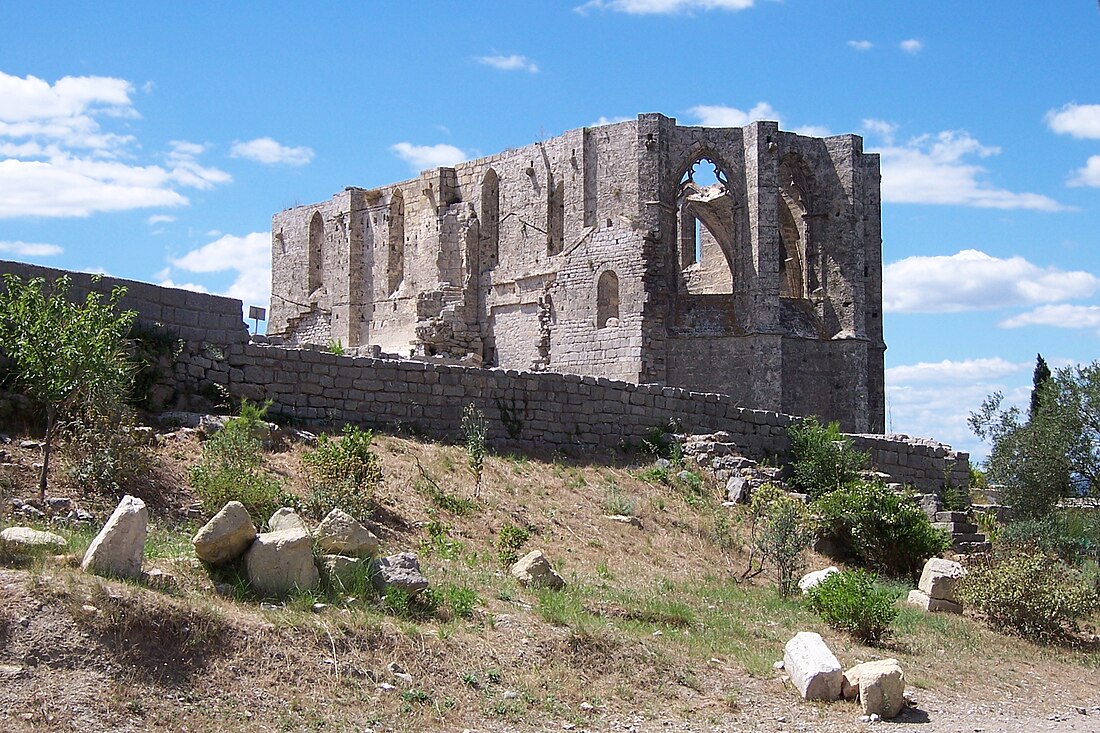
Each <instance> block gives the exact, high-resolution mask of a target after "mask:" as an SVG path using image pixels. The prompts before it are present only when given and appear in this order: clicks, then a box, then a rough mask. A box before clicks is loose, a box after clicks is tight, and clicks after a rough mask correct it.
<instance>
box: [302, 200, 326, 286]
mask: <svg viewBox="0 0 1100 733" xmlns="http://www.w3.org/2000/svg"><path fill="white" fill-rule="evenodd" d="M306 252H307V255H306V256H307V258H308V263H307V265H306V267H307V273H308V274H307V276H306V289H307V291H308V292H309V293H310V294H313V292H314V291H316V290H317V289H318V288H320V287H321V286H322V285H324V264H323V263H324V256H325V222H324V219H322V218H321V212H320V211H314V212H313V216H311V217H310V218H309V239H308V244H307V245H306Z"/></svg>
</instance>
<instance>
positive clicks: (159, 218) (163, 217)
mask: <svg viewBox="0 0 1100 733" xmlns="http://www.w3.org/2000/svg"><path fill="white" fill-rule="evenodd" d="M175 220H176V217H174V216H169V215H168V214H153V215H152V216H150V217H149V218H148V219H146V220H145V223H146V224H148V225H149V226H154V225H156V224H171V223H172V222H174V221H175Z"/></svg>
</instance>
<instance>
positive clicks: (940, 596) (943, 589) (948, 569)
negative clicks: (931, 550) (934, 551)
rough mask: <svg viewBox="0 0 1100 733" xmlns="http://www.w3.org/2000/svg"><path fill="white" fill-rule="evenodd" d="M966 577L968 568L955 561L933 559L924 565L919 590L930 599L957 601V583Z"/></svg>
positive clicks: (918, 584) (918, 585)
mask: <svg viewBox="0 0 1100 733" xmlns="http://www.w3.org/2000/svg"><path fill="white" fill-rule="evenodd" d="M964 575H966V568H964V567H963V566H962V565H960V564H959V563H957V562H955V561H953V560H944V559H943V558H939V557H933V558H930V559H929V560H928V562H926V563H925V564H924V570H923V571H922V572H921V574H920V582H919V583H917V588H919V589H920V590H921V592H922V593H924V594H926V595H927V596H928V597H929V598H933V599H936V600H941V601H951V602H952V603H958V601H957V600H955V583H956V582H958V580H959V578H961V577H963V576H964Z"/></svg>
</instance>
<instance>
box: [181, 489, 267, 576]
mask: <svg viewBox="0 0 1100 733" xmlns="http://www.w3.org/2000/svg"><path fill="white" fill-rule="evenodd" d="M255 539H256V526H255V525H254V524H253V523H252V518H251V517H250V516H249V515H248V510H247V509H245V508H244V505H243V504H241V503H240V502H239V501H231V502H229V503H228V504H226V505H225V506H224V507H222V509H221V511H219V512H218V513H217V514H215V515H214V516H213V517H212V518H211V519H210V521H209V522H207V523H206V524H204V525H203V526H202V528H201V529H200V530H199V531H198V532H197V533H196V534H195V536H194V537H193V538H191V544H192V545H193V546H194V548H195V555H196V556H197V557H198V558H199V559H200V560H202V561H203V562H206V563H210V564H211V565H221V564H223V563H227V562H232V561H233V560H236V559H237V558H238V557H240V556H241V555H243V554H244V552H245V550H247V549H248V547H249V545H251V544H252V541H253V540H255Z"/></svg>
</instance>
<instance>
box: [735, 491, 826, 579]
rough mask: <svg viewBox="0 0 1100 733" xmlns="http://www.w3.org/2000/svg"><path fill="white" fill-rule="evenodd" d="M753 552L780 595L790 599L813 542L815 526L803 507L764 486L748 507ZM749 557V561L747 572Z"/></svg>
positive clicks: (795, 500) (754, 493)
mask: <svg viewBox="0 0 1100 733" xmlns="http://www.w3.org/2000/svg"><path fill="white" fill-rule="evenodd" d="M750 512H751V517H752V526H751V529H750V534H751V536H752V548H753V550H754V551H755V552H759V553H760V556H761V557H762V558H763V559H764V560H765V561H767V562H768V563H769V564H770V565H771V566H772V568H774V570H775V584H776V587H777V588H778V589H779V595H780V596H783V597H787V596H790V595H792V594H793V593H794V591H795V590H797V588H798V584H797V580H796V577H795V576H796V575H797V574H798V573H799V571H801V570H802V568H803V566H804V562H803V556H804V555H805V553H806V550H807V549H809V547H810V543H811V542H813V539H814V526H813V521H812V518H811V517H810V512H809V509H808V508H807V507H806V504H805V503H803V502H802V501H799V500H798V499H795V498H793V497H791V496H788V495H787V494H785V493H783V492H782V491H780V490H779V489H777V488H775V487H774V486H772V485H771V484H764V485H763V486H761V487H760V488H759V489H757V490H756V491H755V492H753V496H752V504H751V506H750ZM751 568H752V557H751V556H750V557H749V569H750V570H751Z"/></svg>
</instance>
